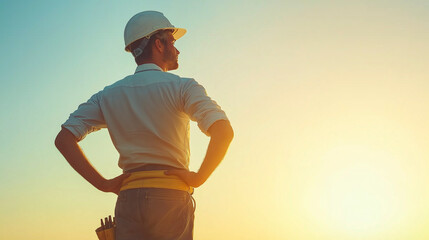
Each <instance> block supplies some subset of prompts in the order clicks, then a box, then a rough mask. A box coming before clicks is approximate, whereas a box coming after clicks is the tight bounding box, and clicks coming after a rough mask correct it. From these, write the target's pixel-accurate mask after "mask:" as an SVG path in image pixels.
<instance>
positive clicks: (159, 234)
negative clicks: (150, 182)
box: [115, 188, 195, 240]
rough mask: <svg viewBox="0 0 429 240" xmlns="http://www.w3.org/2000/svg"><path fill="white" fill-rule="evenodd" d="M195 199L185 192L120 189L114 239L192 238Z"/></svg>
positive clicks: (189, 239)
mask: <svg viewBox="0 0 429 240" xmlns="http://www.w3.org/2000/svg"><path fill="white" fill-rule="evenodd" d="M194 205H195V204H194V199H193V197H192V196H191V195H190V194H189V193H188V192H185V191H179V190H172V189H160V188H137V189H128V190H124V191H121V192H120V193H119V196H118V200H117V202H116V208H115V217H116V240H145V239H147V240H173V239H174V240H192V239H193V228H194V211H195V207H194Z"/></svg>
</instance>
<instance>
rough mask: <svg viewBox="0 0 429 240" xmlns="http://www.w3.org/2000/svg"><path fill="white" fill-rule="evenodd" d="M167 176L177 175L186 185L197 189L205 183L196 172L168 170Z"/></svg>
mask: <svg viewBox="0 0 429 240" xmlns="http://www.w3.org/2000/svg"><path fill="white" fill-rule="evenodd" d="M164 173H165V175H175V176H178V177H179V178H180V179H182V180H183V181H184V182H185V183H186V184H188V185H189V186H191V187H194V188H197V187H199V186H201V185H202V184H203V183H204V180H203V179H202V178H201V177H200V176H199V175H198V173H196V172H190V171H187V170H167V171H165V172H164Z"/></svg>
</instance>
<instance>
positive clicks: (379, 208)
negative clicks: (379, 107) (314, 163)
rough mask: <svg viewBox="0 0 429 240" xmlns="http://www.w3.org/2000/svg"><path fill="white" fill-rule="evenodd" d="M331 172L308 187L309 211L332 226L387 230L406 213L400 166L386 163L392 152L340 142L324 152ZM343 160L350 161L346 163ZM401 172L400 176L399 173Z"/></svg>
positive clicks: (359, 232) (354, 232)
mask: <svg viewBox="0 0 429 240" xmlns="http://www.w3.org/2000/svg"><path fill="white" fill-rule="evenodd" d="M324 159H325V161H326V162H327V163H328V165H327V168H335V166H337V167H336V169H335V170H334V169H331V171H330V172H331V174H329V175H324V177H323V178H321V181H320V182H317V183H315V185H314V186H313V188H312V189H311V188H310V189H309V192H310V194H311V195H312V196H311V195H310V196H306V197H307V198H308V199H317V201H315V202H317V203H318V204H311V203H309V204H308V207H309V209H308V211H309V214H311V212H312V213H317V214H318V215H319V216H324V218H323V219H320V218H318V216H313V217H314V218H316V219H317V220H319V222H321V223H323V224H324V225H326V226H327V227H328V228H331V229H341V231H344V232H346V233H347V234H351V235H354V236H360V235H364V236H365V235H373V234H377V233H380V232H388V231H389V230H390V229H392V228H394V227H396V224H397V219H401V218H403V217H404V216H405V212H404V211H405V210H404V209H403V202H401V199H400V195H402V194H403V193H401V191H403V190H401V189H400V188H398V187H397V186H398V184H397V183H396V182H395V179H396V178H398V177H401V176H400V175H401V172H400V169H395V168H394V167H392V166H388V165H385V164H384V163H386V162H391V161H392V160H393V155H391V154H389V153H385V152H377V151H374V150H371V149H369V148H368V147H366V146H337V147H336V148H334V149H331V151H329V152H327V153H326V155H325V156H324ZM344 161H346V162H349V163H350V164H347V165H344ZM398 175H399V176H398Z"/></svg>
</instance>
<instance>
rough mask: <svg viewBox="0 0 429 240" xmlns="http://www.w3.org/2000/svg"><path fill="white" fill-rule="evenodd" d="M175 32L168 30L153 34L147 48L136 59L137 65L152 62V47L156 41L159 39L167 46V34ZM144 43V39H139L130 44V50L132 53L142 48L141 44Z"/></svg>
mask: <svg viewBox="0 0 429 240" xmlns="http://www.w3.org/2000/svg"><path fill="white" fill-rule="evenodd" d="M172 31H173V30H171V29H167V30H160V31H158V32H157V33H155V34H153V35H152V36H151V37H150V38H149V42H148V43H147V44H146V47H145V48H144V49H143V52H142V54H140V55H139V56H138V57H136V58H135V59H134V60H135V61H136V63H137V65H140V64H142V63H143V62H144V61H147V60H151V59H152V54H153V53H152V46H153V45H154V44H155V41H156V40H157V39H159V40H160V41H161V42H162V44H164V45H166V44H167V43H168V42H167V33H168V32H172ZM142 41H143V39H139V40H137V41H135V42H133V43H131V44H130V47H129V49H130V50H131V52H133V51H134V49H136V48H138V47H139V46H140V43H141V42H142Z"/></svg>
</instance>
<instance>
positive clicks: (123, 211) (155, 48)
mask: <svg viewBox="0 0 429 240" xmlns="http://www.w3.org/2000/svg"><path fill="white" fill-rule="evenodd" d="M185 33H186V30H185V29H181V28H176V27H174V26H173V25H171V24H170V22H169V21H168V19H167V18H166V17H165V16H164V15H163V14H162V13H160V12H155V11H146V12H141V13H138V14H136V15H135V16H134V17H132V18H131V19H130V20H129V22H128V23H127V26H126V28H125V34H124V37H125V50H126V51H129V52H131V53H132V54H133V56H134V57H135V61H136V63H137V65H138V66H137V69H136V71H135V73H134V74H133V75H130V76H127V77H125V78H124V79H122V80H120V81H118V82H116V83H114V84H112V85H110V86H107V87H105V88H104V89H103V90H102V91H100V92H98V93H96V94H94V95H93V96H92V97H91V98H90V99H89V100H88V102H86V103H83V104H81V105H80V106H79V108H78V109H77V110H76V111H75V112H73V113H72V114H71V115H70V117H69V119H68V120H67V121H66V122H65V123H64V124H63V125H62V130H61V131H60V133H59V134H58V136H57V138H56V140H55V145H56V146H57V148H58V149H59V151H60V152H61V153H62V154H63V156H64V157H65V158H66V160H67V161H68V162H69V163H70V165H71V166H72V167H73V168H74V169H75V170H76V171H77V172H78V173H79V174H80V175H81V176H82V177H84V178H85V179H86V180H87V181H88V182H89V183H91V184H92V185H93V186H94V187H96V188H97V189H99V190H101V191H103V192H113V193H116V194H119V196H118V200H117V203H116V209H115V215H116V225H117V229H116V240H131V239H133V240H137V239H138V240H141V239H150V240H157V239H175V240H177V239H192V237H193V236H192V233H193V221H194V210H195V209H194V207H193V202H192V201H193V198H192V196H191V195H190V194H192V191H193V188H194V187H199V186H201V185H202V184H203V183H204V182H205V181H206V180H207V179H208V177H209V176H210V175H211V173H212V172H213V171H214V170H215V168H216V167H217V166H218V164H219V163H220V162H221V160H222V159H223V157H224V156H225V153H226V151H227V149H228V146H229V144H230V142H231V141H232V138H233V130H232V128H231V126H230V123H229V121H228V118H227V117H226V115H225V113H224V112H223V111H222V110H221V108H220V107H219V106H218V105H217V104H216V102H214V101H213V100H211V99H210V98H209V97H208V96H207V94H206V91H205V89H204V88H203V87H202V86H201V85H199V84H198V83H197V82H196V81H195V80H193V79H190V78H180V77H179V76H177V75H174V74H170V73H167V71H169V70H174V69H177V68H178V55H179V51H178V50H177V49H176V48H175V47H174V42H175V41H176V40H177V39H179V38H180V37H181V36H183V35H184V34H185ZM190 119H191V120H194V121H197V122H198V126H199V128H200V129H201V131H202V132H204V133H205V134H206V135H208V136H210V143H209V146H208V149H207V153H206V156H205V158H204V160H203V163H202V164H201V167H200V169H199V171H198V172H191V171H189V120H190ZM100 128H107V129H108V131H109V134H110V136H111V139H112V141H113V144H114V145H115V147H116V149H117V150H118V152H119V155H120V157H119V164H118V165H119V167H121V168H122V169H123V172H124V174H122V175H120V176H118V177H116V178H113V179H105V178H104V177H103V176H102V175H101V174H99V173H98V172H97V170H96V169H95V168H94V167H93V166H92V165H91V163H90V162H89V160H88V159H87V158H86V157H85V155H84V154H83V152H82V151H81V149H80V147H79V145H78V142H79V141H80V140H82V139H83V138H84V137H85V136H86V135H87V134H88V133H91V132H93V131H97V130H99V129H100ZM124 180H125V181H124Z"/></svg>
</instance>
